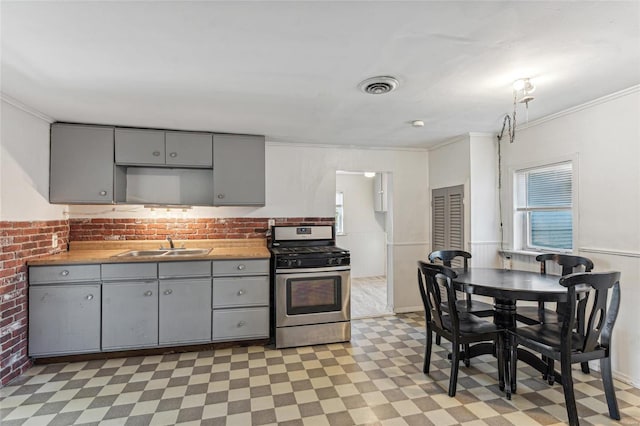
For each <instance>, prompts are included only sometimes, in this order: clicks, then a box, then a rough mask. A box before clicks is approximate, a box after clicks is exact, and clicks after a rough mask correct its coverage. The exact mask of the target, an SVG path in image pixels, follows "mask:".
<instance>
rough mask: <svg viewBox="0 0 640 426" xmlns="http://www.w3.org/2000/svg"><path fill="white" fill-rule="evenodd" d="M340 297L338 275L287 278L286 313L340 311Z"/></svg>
mask: <svg viewBox="0 0 640 426" xmlns="http://www.w3.org/2000/svg"><path fill="white" fill-rule="evenodd" d="M341 299H342V280H341V279H340V277H339V276H334V277H318V278H291V279H288V280H287V315H298V314H314V313H321V312H333V311H340V310H341V309H342V300H341Z"/></svg>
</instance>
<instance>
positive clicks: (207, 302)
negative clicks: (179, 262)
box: [159, 278, 211, 344]
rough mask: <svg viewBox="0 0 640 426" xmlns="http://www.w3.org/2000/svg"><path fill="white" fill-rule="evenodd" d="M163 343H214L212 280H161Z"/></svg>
mask: <svg viewBox="0 0 640 426" xmlns="http://www.w3.org/2000/svg"><path fill="white" fill-rule="evenodd" d="M159 319H160V321H159V322H160V333H159V335H160V344H173V343H192V342H193V343H195V342H206V341H209V340H211V279H210V278H201V279H191V280H161V281H160V317H159Z"/></svg>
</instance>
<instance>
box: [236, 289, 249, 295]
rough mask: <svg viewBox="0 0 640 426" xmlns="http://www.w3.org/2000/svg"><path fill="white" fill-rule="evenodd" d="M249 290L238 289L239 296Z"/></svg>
mask: <svg viewBox="0 0 640 426" xmlns="http://www.w3.org/2000/svg"><path fill="white" fill-rule="evenodd" d="M246 292H247V291H246V290H245V289H240V290H238V296H242V295H243V294H245V293H246Z"/></svg>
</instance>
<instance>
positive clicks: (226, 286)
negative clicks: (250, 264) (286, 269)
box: [213, 277, 269, 308]
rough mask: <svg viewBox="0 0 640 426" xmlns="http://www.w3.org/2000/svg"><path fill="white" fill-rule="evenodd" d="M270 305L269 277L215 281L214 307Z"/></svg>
mask: <svg viewBox="0 0 640 426" xmlns="http://www.w3.org/2000/svg"><path fill="white" fill-rule="evenodd" d="M266 305H269V277H237V278H214V279H213V307H214V308H219V307H238V306H266Z"/></svg>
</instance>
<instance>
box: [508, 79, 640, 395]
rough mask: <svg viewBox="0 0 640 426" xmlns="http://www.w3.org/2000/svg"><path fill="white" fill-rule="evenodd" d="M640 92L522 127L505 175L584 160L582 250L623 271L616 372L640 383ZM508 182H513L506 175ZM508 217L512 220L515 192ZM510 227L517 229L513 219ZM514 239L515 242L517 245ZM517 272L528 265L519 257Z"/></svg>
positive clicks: (598, 263)
mask: <svg viewBox="0 0 640 426" xmlns="http://www.w3.org/2000/svg"><path fill="white" fill-rule="evenodd" d="M638 117H640V88H639V87H635V88H632V89H630V90H627V91H625V92H621V93H619V94H614V95H611V96H609V97H607V98H604V99H601V100H597V101H594V102H592V103H590V104H589V105H585V106H582V107H580V108H575V109H574V110H573V111H572V112H570V113H568V114H561V115H558V116H556V117H551V119H548V120H546V121H541V122H539V123H532V124H531V126H530V127H529V128H527V129H520V130H519V131H518V134H517V136H516V141H515V143H513V144H508V143H507V144H503V146H502V148H503V154H504V157H503V164H504V167H505V168H504V169H503V170H510V169H511V170H513V169H517V168H520V167H522V166H526V165H527V164H531V163H539V162H553V161H555V159H557V158H558V157H563V156H564V157H567V156H573V155H576V156H577V158H578V162H579V164H578V166H579V167H578V187H577V190H578V205H577V208H578V214H579V224H578V228H577V247H576V248H575V250H574V251H575V253H576V254H580V255H582V256H586V257H589V258H590V259H592V260H593V261H594V264H595V269H594V270H595V271H606V270H618V271H621V272H622V279H621V289H622V304H621V308H620V315H619V317H618V322H617V324H616V326H615V329H614V335H613V344H614V349H613V369H614V372H615V374H616V375H617V376H618V377H621V378H623V379H626V380H627V381H631V382H632V383H634V384H635V386H640V357H639V356H638V354H639V353H640V327H638V324H640V310H638V309H637V304H638V301H640V286H638V283H639V282H640V124H639V122H640V121H639V120H638ZM505 177H506V178H507V180H509V177H507V176H505ZM503 197H504V200H506V201H509V202H507V203H506V206H504V209H503V212H504V214H505V218H511V217H512V213H511V212H512V210H511V203H510V200H511V197H510V190H509V188H505V189H504V190H503ZM508 230H509V231H511V225H510V221H509V226H508ZM511 235H512V234H511V232H509V233H508V234H507V243H508V242H510V241H511ZM515 260H516V263H515V264H514V267H516V268H519V267H525V266H526V261H523V260H520V259H519V258H516V259H515Z"/></svg>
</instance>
